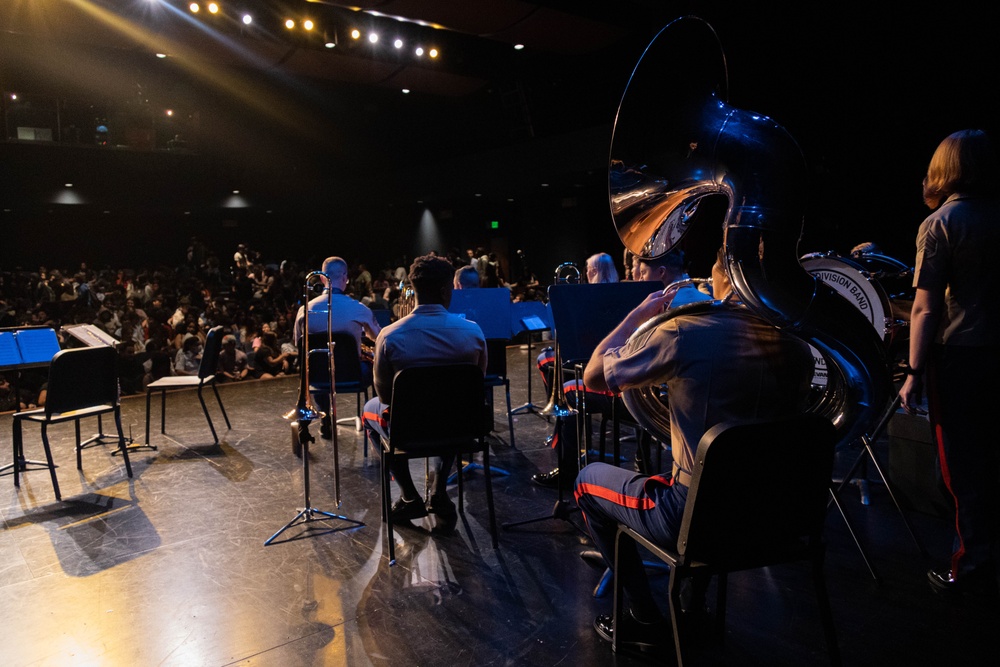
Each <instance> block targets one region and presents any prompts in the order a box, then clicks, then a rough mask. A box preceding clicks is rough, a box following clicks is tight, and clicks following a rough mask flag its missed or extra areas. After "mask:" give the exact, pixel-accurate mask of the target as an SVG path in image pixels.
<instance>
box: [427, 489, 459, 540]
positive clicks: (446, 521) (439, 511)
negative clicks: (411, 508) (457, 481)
mask: <svg viewBox="0 0 1000 667" xmlns="http://www.w3.org/2000/svg"><path fill="white" fill-rule="evenodd" d="M427 511H428V512H430V513H431V514H433V515H434V527H433V528H432V529H431V532H432V533H435V534H437V535H451V534H452V533H454V532H455V526H457V525H458V510H457V509H455V503H453V502H451V498H449V497H448V496H444V495H438V494H434V495H433V496H431V500H430V502H429V503H427Z"/></svg>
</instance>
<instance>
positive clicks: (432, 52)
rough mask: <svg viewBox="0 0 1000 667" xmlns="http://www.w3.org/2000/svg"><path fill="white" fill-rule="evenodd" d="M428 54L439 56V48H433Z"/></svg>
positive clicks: (433, 56) (434, 56)
mask: <svg viewBox="0 0 1000 667" xmlns="http://www.w3.org/2000/svg"><path fill="white" fill-rule="evenodd" d="M427 55H429V56H430V57H431V58H437V57H438V50H437V49H431V50H430V51H428V52H427Z"/></svg>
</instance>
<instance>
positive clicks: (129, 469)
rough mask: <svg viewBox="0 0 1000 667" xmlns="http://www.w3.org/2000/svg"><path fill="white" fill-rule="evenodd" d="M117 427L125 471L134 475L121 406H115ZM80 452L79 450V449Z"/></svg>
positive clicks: (119, 449) (130, 475) (119, 448)
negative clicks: (123, 427) (123, 428)
mask: <svg viewBox="0 0 1000 667" xmlns="http://www.w3.org/2000/svg"><path fill="white" fill-rule="evenodd" d="M115 427H116V428H117V429H118V451H120V452H121V453H122V460H123V461H124V462H125V472H127V473H128V476H129V477H132V462H131V461H130V460H129V458H128V444H127V443H126V442H125V431H124V430H122V411H121V408H120V407H119V406H115ZM77 453H79V450H77Z"/></svg>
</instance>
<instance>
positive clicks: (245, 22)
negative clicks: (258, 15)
mask: <svg viewBox="0 0 1000 667" xmlns="http://www.w3.org/2000/svg"><path fill="white" fill-rule="evenodd" d="M251 23H253V17H252V16H250V15H249V14H244V15H243V25H250V24H251Z"/></svg>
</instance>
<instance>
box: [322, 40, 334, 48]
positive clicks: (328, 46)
mask: <svg viewBox="0 0 1000 667" xmlns="http://www.w3.org/2000/svg"><path fill="white" fill-rule="evenodd" d="M323 46H325V47H326V48H328V49H332V48H333V47H335V46H337V43H336V42H327V43H326V44H324V45H323Z"/></svg>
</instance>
